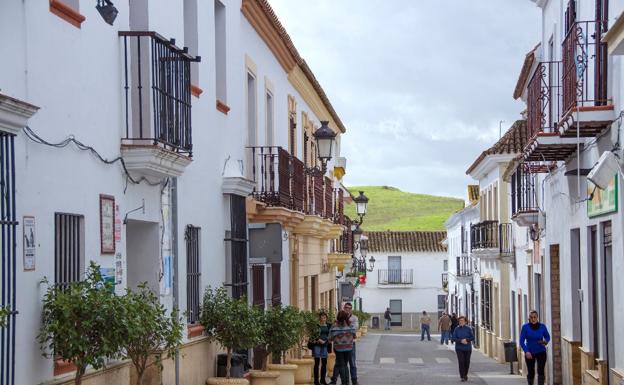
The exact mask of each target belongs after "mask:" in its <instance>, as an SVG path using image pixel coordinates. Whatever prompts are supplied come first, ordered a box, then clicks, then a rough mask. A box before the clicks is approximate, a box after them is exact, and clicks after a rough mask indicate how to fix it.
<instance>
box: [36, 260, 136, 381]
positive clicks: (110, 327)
mask: <svg viewBox="0 0 624 385" xmlns="http://www.w3.org/2000/svg"><path fill="white" fill-rule="evenodd" d="M43 282H44V283H48V281H47V280H46V279H44V281H43ZM120 309H121V306H120V301H119V297H117V296H115V294H114V292H113V286H112V284H110V283H107V282H103V280H102V276H101V274H100V268H99V266H98V265H96V264H95V263H94V262H91V265H90V266H89V269H88V270H87V277H86V279H85V280H83V281H80V282H74V283H71V284H69V285H63V286H61V285H52V286H49V288H48V290H47V292H46V294H45V295H44V298H43V314H42V325H41V330H40V332H39V336H38V341H39V343H40V345H41V349H42V351H43V355H44V356H45V357H48V358H61V359H63V360H65V361H69V362H71V363H73V364H74V365H75V366H76V368H77V369H76V375H75V379H74V382H75V385H80V384H81V383H82V377H83V376H84V374H85V371H86V369H87V366H89V365H90V366H92V367H93V368H94V369H100V368H102V367H103V366H104V364H105V361H106V359H107V358H114V357H117V356H118V354H119V349H120V346H121V335H122V331H123V330H124V329H125V325H124V324H123V315H122V314H120Z"/></svg>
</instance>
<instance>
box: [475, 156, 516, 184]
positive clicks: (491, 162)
mask: <svg viewBox="0 0 624 385" xmlns="http://www.w3.org/2000/svg"><path fill="white" fill-rule="evenodd" d="M517 155H518V154H493V155H487V156H486V157H485V158H483V160H482V161H481V162H479V164H478V165H477V166H476V167H475V168H474V169H473V170H472V171H471V172H470V174H469V175H470V176H471V177H473V178H474V179H476V180H480V179H482V178H483V177H485V175H486V174H488V173H490V172H492V171H494V170H495V169H496V168H497V167H499V166H500V165H501V164H502V163H508V162H511V161H512V160H513V159H514V158H515V157H516V156H517Z"/></svg>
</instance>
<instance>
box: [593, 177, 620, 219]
mask: <svg viewBox="0 0 624 385" xmlns="http://www.w3.org/2000/svg"><path fill="white" fill-rule="evenodd" d="M594 187H595V186H594V184H593V183H591V182H589V181H588V182H587V195H588V196H592V195H591V194H592V192H593V196H592V199H590V200H588V201H587V216H588V217H590V218H594V217H597V216H600V215H605V214H610V213H615V212H617V211H618V177H617V174H616V175H615V176H614V177H613V180H611V183H609V186H607V188H606V189H604V190H601V189H599V188H596V189H594Z"/></svg>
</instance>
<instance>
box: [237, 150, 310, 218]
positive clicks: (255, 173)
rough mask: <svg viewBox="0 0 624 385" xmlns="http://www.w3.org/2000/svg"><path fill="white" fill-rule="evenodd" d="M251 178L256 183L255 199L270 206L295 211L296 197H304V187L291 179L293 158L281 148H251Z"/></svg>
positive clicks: (253, 193)
mask: <svg viewBox="0 0 624 385" xmlns="http://www.w3.org/2000/svg"><path fill="white" fill-rule="evenodd" d="M248 149H249V151H250V152H251V154H250V156H251V158H250V160H251V178H252V180H253V181H254V182H255V183H256V186H255V188H254V190H253V192H252V195H253V197H254V198H255V199H257V200H259V201H261V202H264V203H266V204H267V205H269V206H279V207H285V208H289V209H294V208H295V206H296V204H295V200H296V197H302V196H303V185H297V184H296V183H294V180H293V179H294V178H292V177H291V171H290V170H291V166H292V168H294V165H292V163H293V162H292V158H291V156H290V154H289V153H288V151H286V150H284V149H283V148H281V147H274V146H257V147H249V148H248Z"/></svg>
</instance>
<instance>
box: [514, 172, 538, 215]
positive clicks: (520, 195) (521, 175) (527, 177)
mask: <svg viewBox="0 0 624 385" xmlns="http://www.w3.org/2000/svg"><path fill="white" fill-rule="evenodd" d="M535 183H536V174H535V173H532V172H531V168H530V165H529V164H526V163H522V164H520V165H519V166H518V168H517V169H516V172H515V173H514V174H513V175H512V176H511V219H512V220H513V221H514V222H516V223H517V224H518V225H520V226H530V225H532V224H537V220H538V214H539V207H538V204H537V202H538V201H537V195H536V193H537V190H536V189H535Z"/></svg>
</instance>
